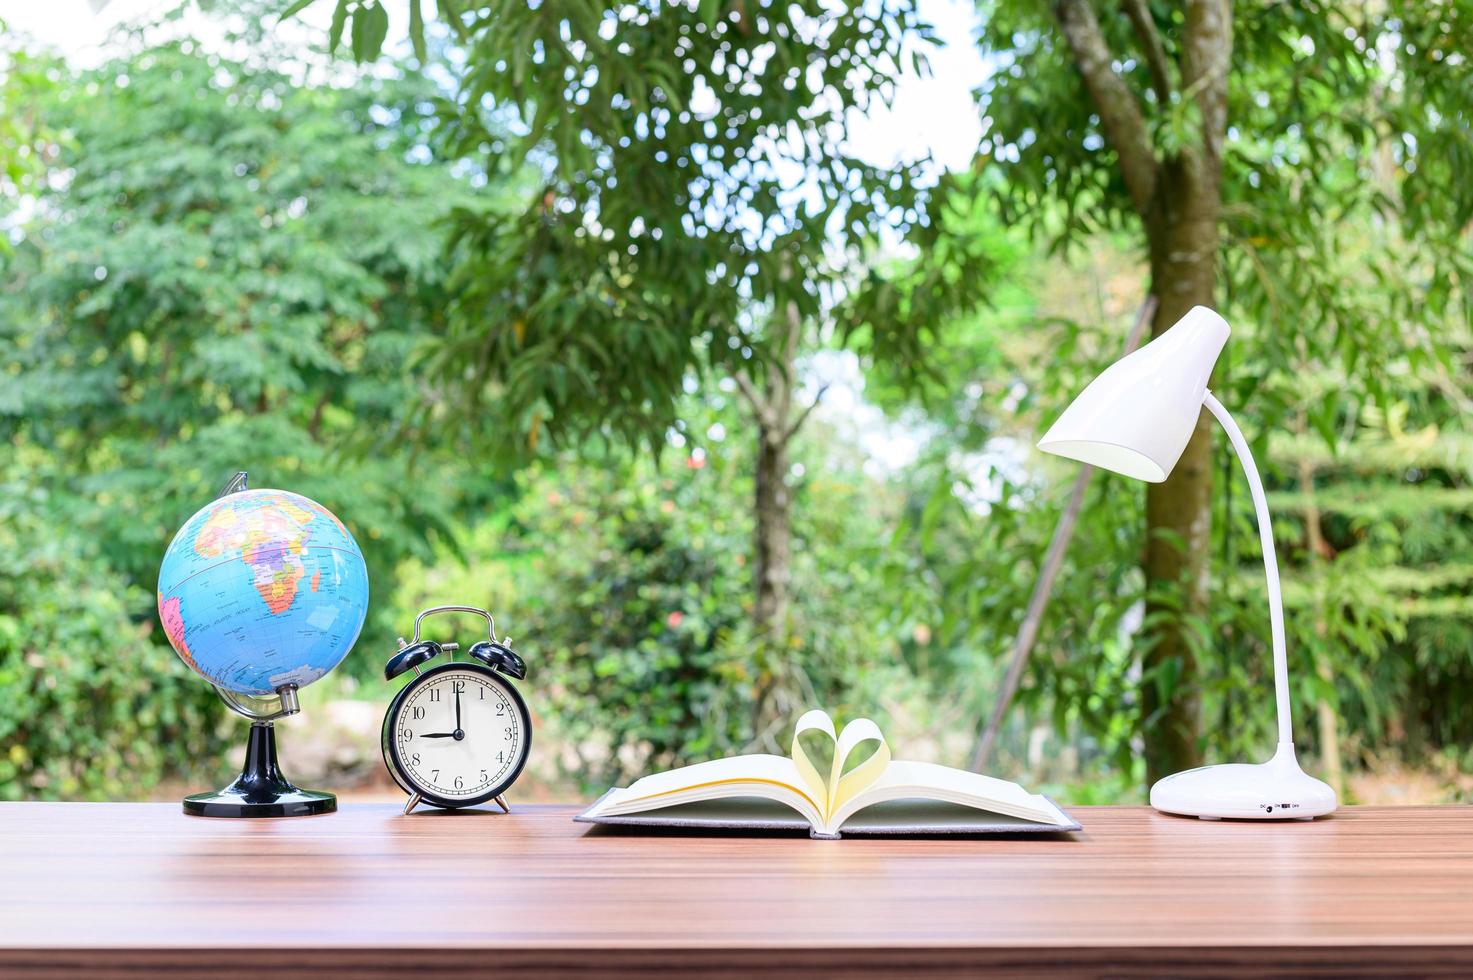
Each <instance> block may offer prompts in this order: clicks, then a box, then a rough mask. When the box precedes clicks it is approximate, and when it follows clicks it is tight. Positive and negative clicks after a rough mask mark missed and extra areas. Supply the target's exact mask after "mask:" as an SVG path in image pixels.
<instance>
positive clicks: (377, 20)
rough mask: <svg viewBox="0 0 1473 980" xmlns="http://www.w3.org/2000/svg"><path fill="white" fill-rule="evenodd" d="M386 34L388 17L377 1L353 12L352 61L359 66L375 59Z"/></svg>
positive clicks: (373, 0) (374, 0) (387, 31)
mask: <svg viewBox="0 0 1473 980" xmlns="http://www.w3.org/2000/svg"><path fill="white" fill-rule="evenodd" d="M388 33H389V15H388V13H387V12H386V11H385V10H384V8H383V7H382V6H381V5H380V4H379V3H378V0H372V2H371V3H368V4H366V5H365V6H362V7H359V8H358V9H357V10H355V11H353V60H354V61H357V62H359V63H360V64H361V63H362V62H365V61H372V60H374V59H375V58H377V57H378V56H379V52H380V51H381V50H383V46H384V38H385V37H387V36H388Z"/></svg>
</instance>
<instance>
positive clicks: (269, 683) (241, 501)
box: [158, 490, 368, 696]
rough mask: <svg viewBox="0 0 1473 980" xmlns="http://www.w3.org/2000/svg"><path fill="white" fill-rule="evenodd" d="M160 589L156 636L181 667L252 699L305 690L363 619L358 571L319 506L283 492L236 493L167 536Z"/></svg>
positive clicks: (344, 648) (339, 526) (350, 549)
mask: <svg viewBox="0 0 1473 980" xmlns="http://www.w3.org/2000/svg"><path fill="white" fill-rule="evenodd" d="M158 593H159V619H160V620H162V622H163V624H164V632H165V634H167V635H168V637H169V643H170V644H171V645H172V646H173V647H174V651H175V652H176V653H178V654H179V656H180V657H181V658H182V659H183V660H184V662H185V663H186V664H188V665H189V667H190V669H191V670H193V671H194V672H195V673H197V674H199V675H200V676H201V677H203V678H204V679H205V680H207V681H209V682H210V683H211V684H214V685H215V686H216V687H219V688H222V689H224V690H227V691H231V692H234V693H236V694H250V695H258V696H261V695H270V694H273V693H275V692H276V690H277V689H278V688H280V687H284V686H287V685H293V686H296V687H306V686H307V685H308V684H311V683H312V682H313V681H315V680H317V679H318V678H320V677H322V676H324V675H325V674H326V673H327V672H328V671H330V670H332V669H333V668H334V667H336V666H337V665H338V664H339V663H341V662H342V659H343V657H345V656H347V654H348V651H349V650H351V649H352V648H353V644H354V643H355V642H356V641H357V640H358V633H359V631H360V630H362V628H363V619H364V616H365V615H366V614H367V612H368V571H367V569H366V568H365V567H364V564H363V552H362V551H360V550H359V548H358V543H357V542H356V541H354V540H353V535H351V534H349V533H348V529H347V528H346V527H344V526H343V522H342V521H340V520H338V519H337V518H336V517H334V516H333V514H332V513H331V512H330V511H329V510H328V509H327V508H326V507H323V506H322V505H321V504H319V503H317V502H316V501H314V500H309V499H308V498H306V497H303V496H302V495H300V494H296V493H290V492H288V491H286V490H243V491H241V492H239V493H232V494H227V495H226V496H223V497H220V498H219V499H217V500H215V501H214V502H212V503H210V504H209V505H207V506H205V507H204V508H202V509H201V510H200V511H199V512H198V513H196V514H195V515H194V516H193V517H191V518H190V519H189V520H188V521H186V522H185V524H184V526H183V527H182V528H180V529H179V533H178V534H176V535H174V540H173V541H171V542H170V543H169V549H168V551H166V552H165V553H164V562H163V565H162V566H160V568H159V588H158Z"/></svg>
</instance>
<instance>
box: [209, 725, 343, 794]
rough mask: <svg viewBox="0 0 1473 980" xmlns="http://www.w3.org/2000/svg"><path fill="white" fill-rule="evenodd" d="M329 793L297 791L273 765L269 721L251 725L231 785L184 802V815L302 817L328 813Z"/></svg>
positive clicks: (273, 736) (273, 746)
mask: <svg viewBox="0 0 1473 980" xmlns="http://www.w3.org/2000/svg"><path fill="white" fill-rule="evenodd" d="M337 808H338V798H337V797H336V796H334V795H332V794H331V793H315V792H313V791H312V790H307V789H297V788H296V787H295V786H293V785H292V784H291V782H289V781H288V780H287V778H286V777H285V776H283V775H282V774H281V767H280V766H279V765H277V763H276V729H275V727H274V726H273V725H272V724H271V722H269V721H257V722H253V723H252V724H251V735H250V741H248V742H247V743H246V759H245V766H244V768H243V769H242V770H241V773H240V775H239V776H237V777H236V779H235V782H233V783H231V784H230V785H229V786H227V787H225V788H224V789H222V790H220V791H218V792H215V793H195V794H194V795H193V796H186V797H185V798H184V812H185V813H187V814H190V815H191V816H196V817H306V816H311V815H312V814H315V813H332V812H333V811H334V810H336V809H337Z"/></svg>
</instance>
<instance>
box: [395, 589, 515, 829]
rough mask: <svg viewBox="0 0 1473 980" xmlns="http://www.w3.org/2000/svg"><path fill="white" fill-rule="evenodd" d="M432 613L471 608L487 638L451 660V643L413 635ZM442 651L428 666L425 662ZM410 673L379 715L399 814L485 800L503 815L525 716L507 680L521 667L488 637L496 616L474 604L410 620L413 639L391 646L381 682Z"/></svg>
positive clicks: (506, 643)
mask: <svg viewBox="0 0 1473 980" xmlns="http://www.w3.org/2000/svg"><path fill="white" fill-rule="evenodd" d="M440 613H471V614H472V615H476V616H481V617H483V618H485V620H486V632H487V638H486V639H484V640H479V641H477V642H476V643H475V644H473V645H472V646H471V648H470V649H469V650H468V651H467V656H468V657H469V658H470V659H468V660H456V659H455V653H456V651H458V650H459V649H460V645H459V644H456V643H436V642H435V641H434V640H422V639H420V635H419V633H420V624H421V623H422V622H423V621H424V619H425V617H427V616H434V615H437V614H440ZM442 654H448V655H449V660H448V661H446V662H444V663H440V664H438V665H436V666H433V667H431V666H428V665H429V664H430V662H431V661H433V660H435V659H436V658H438V657H440V656H441V655H442ZM409 671H413V672H414V678H413V679H412V680H411V681H410V682H409V683H408V684H406V685H404V687H403V688H402V689H401V690H400V691H399V693H398V694H396V695H394V700H393V701H392V702H391V703H390V704H389V710H388V711H387V712H386V713H385V714H384V728H383V737H382V743H383V752H384V765H385V766H387V767H388V770H389V775H390V776H392V777H393V778H394V782H396V783H398V784H399V788H400V789H402V790H404V792H406V793H408V794H409V802H408V803H407V804H405V806H404V812H405V813H406V814H407V813H409V812H410V811H411V810H413V809H414V808H415V807H416V806H418V805H419V804H420V803H428V804H429V805H431V806H437V807H445V808H448V809H459V808H461V807H468V806H477V805H479V804H481V803H485V802H487V801H490V800H495V801H496V804H497V805H498V806H500V807H501V809H502V810H503V811H506V812H510V807H508V806H507V803H506V798H505V793H506V791H507V789H508V788H510V786H511V784H512V783H514V782H516V779H517V777H518V776H519V775H521V773H522V767H523V766H525V765H526V764H527V755H528V753H529V752H530V751H531V748H532V717H531V715H530V714H529V713H528V711H527V703H526V702H525V701H523V700H522V696H521V694H519V693H518V692H517V689H516V687H515V686H514V685H513V684H512V681H513V680H522V679H523V678H525V677H526V676H527V665H526V662H525V661H523V660H522V658H521V657H519V656H518V655H517V654H515V653H513V652H512V649H511V638H510V637H507V638H506V639H504V640H498V639H497V638H496V621H495V620H494V619H493V618H492V617H491V614H490V613H489V612H487V611H486V610H484V609H477V608H475V607H474V606H435V607H433V608H431V609H426V610H424V611H423V612H421V613H420V614H419V615H418V616H416V617H415V618H414V639H413V640H410V641H408V642H406V641H405V640H404V638H403V637H400V638H399V651H398V652H397V653H395V654H394V656H392V657H390V658H389V662H388V664H387V665H385V667H384V679H385V680H393V679H394V678H396V677H399V676H400V675H402V674H405V673H408V672H409Z"/></svg>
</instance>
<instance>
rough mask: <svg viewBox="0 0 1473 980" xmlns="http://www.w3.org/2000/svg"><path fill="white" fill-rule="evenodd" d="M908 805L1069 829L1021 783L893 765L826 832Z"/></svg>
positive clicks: (921, 764)
mask: <svg viewBox="0 0 1473 980" xmlns="http://www.w3.org/2000/svg"><path fill="white" fill-rule="evenodd" d="M903 799H926V800H939V801H942V802H945V803H956V804H960V805H962V806H969V807H975V808H976V809H979V810H987V811H989V812H992V813H999V814H1003V815H1005V816H1010V817H1018V818H1020V819H1023V820H1031V821H1033V822H1036V823H1044V824H1054V825H1056V826H1057V825H1066V824H1067V823H1068V819H1067V818H1066V817H1064V815H1063V814H1061V813H1060V812H1059V810H1058V808H1057V807H1055V806H1054V805H1053V804H1052V803H1050V802H1049V801H1048V800H1046V799H1044V798H1043V797H1041V796H1038V795H1035V794H1033V793H1029V792H1028V791H1027V790H1025V789H1023V787H1021V786H1019V785H1018V784H1017V783H1010V782H1008V781H1007V780H1004V779H995V778H993V777H992V776H983V775H980V774H978V773H975V772H967V771H966V770H964V769H952V768H951V767H949V766H939V765H935V764H933V763H929V762H892V763H890V765H889V767H888V768H886V770H885V772H884V773H883V774H881V776H880V777H879V778H878V779H876V780H875V781H874V782H873V783H871V784H870V785H869V786H868V787H866V788H865V789H864V790H862V791H861V792H859V793H858V794H856V795H855V796H854V797H853V798H852V799H850V800H849V801H847V803H845V804H842V805H841V806H840V807H839V808H838V809H837V810H836V811H835V812H834V813H833V814H832V815H831V816H830V818H829V821H828V827H827V828H826V829H828V830H830V831H836V830H838V829H839V828H840V827H842V826H843V823H844V821H845V820H847V819H848V818H849V817H850V816H851V815H853V814H854V813H857V812H858V811H859V810H861V809H863V808H864V807H866V806H870V805H872V804H875V803H881V802H886V801H889V800H903Z"/></svg>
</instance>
